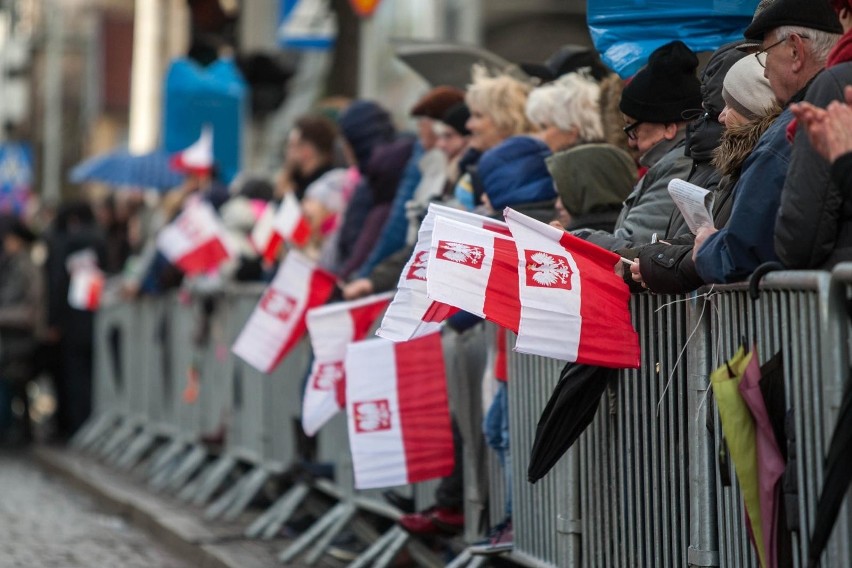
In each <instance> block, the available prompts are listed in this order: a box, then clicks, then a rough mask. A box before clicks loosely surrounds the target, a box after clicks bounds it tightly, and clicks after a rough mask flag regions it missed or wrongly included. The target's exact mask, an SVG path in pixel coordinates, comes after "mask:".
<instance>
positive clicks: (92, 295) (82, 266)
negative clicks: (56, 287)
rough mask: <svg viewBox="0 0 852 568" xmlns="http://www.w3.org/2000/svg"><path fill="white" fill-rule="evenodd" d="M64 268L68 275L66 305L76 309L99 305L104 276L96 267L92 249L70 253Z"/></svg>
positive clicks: (96, 258) (94, 308) (86, 308)
mask: <svg viewBox="0 0 852 568" xmlns="http://www.w3.org/2000/svg"><path fill="white" fill-rule="evenodd" d="M65 268H66V269H67V270H68V275H69V283H68V305H69V306H71V307H72V308H74V309H76V310H85V311H90V312H93V311H95V310H97V309H98V308H99V307H100V305H101V295H102V294H103V289H104V282H105V277H104V273H103V272H102V271H101V269H100V268H98V256H97V254H96V253H95V251H94V249H91V248H86V249H83V250H80V251H77V252H75V253H73V254H71V255H70V256H69V257H68V259H67V261H66V262H65Z"/></svg>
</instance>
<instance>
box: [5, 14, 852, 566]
mask: <svg viewBox="0 0 852 568" xmlns="http://www.w3.org/2000/svg"><path fill="white" fill-rule="evenodd" d="M850 30H852V2H850V1H849V0H816V1H814V0H763V1H761V2H760V4H759V6H758V8H757V11H756V12H755V15H754V19H753V21H752V23H751V25H749V26H748V28H747V29H746V30H745V33H744V39H743V40H742V41H738V42H735V43H733V44H728V45H724V46H722V47H720V48H719V49H718V50H716V51H715V52H714V53H713V54H712V56H711V57H710V59H709V61H708V62H707V64H706V65H705V66H704V68H703V69H702V70H701V72H700V74H699V69H698V67H699V59H698V57H697V55H696V54H695V53H693V52H692V51H691V50H690V49H689V48H688V47H687V46H686V45H685V44H684V43H682V42H680V41H673V42H670V43H667V44H665V45H663V46H661V47H659V48H658V49H657V50H656V51H654V52H653V53H652V54H651V55H650V57H649V59H648V62H647V64H646V65H645V66H644V67H642V68H641V69H640V70H639V71H638V72H637V73H636V74H635V75H634V76H633V77H631V78H630V79H629V80H627V81H622V80H621V79H620V78H619V77H618V76H617V75H615V74H614V73H611V72H610V71H609V70H608V69H606V67H605V66H604V65H603V64H602V63H601V62H600V61H599V60H598V59H597V57H596V55H595V54H594V53H593V52H591V51H589V50H588V49H583V48H578V47H576V46H568V47H565V48H563V49H561V50H559V51H558V52H557V53H555V54H554V55H553V56H552V57H551V58H550V59H549V60H548V61H547V63H546V65H544V66H538V68H533V69H532V70H531V68H530V67H525V69H527V72H524V71H521V70H520V69H519V68H512V69H507V70H505V71H504V72H500V73H489V72H487V71H486V70H485V69H484V68H480V67H478V66H475V67H474V68H473V69H472V75H471V82H470V85H469V86H468V88H467V90H465V91H462V90H460V89H457V88H454V87H451V86H435V87H434V88H432V89H430V90H429V91H428V92H426V93H424V94H423V96H422V98H420V100H419V101H417V103H416V104H415V105H414V106H413V107H412V108H411V109H410V113H409V114H410V116H411V118H412V119H413V121H414V122H415V123H416V129H415V133H414V134H412V133H409V132H401V131H399V130H398V129H397V126H396V125H395V124H394V122H393V120H392V118H391V114H390V113H389V112H388V110H387V109H385V108H382V106H380V105H379V104H377V103H375V102H372V101H367V100H356V101H352V102H350V103H348V104H346V105H344V106H342V107H338V106H334V107H332V106H322V105H320V106H318V108H317V110H316V112H312V113H311V114H308V115H305V116H303V117H301V118H299V119H298V120H297V121H296V122H295V124H294V126H293V128H292V130H291V132H290V135H289V138H288V141H287V147H286V148H285V149H284V153H283V155H284V162H283V166H282V168H281V170H280V171H279V172H278V173H277V175H276V177H274V178H269V179H267V178H263V177H253V178H250V179H246V178H244V177H239V178H238V179H237V180H236V181H235V182H234V183H232V184H231V186H230V187H226V186H224V185H223V184H221V183H219V182H218V181H217V180H216V172H215V166H214V165H212V166H211V167H207V168H201V169H197V168H196V169H193V170H191V171H187V172H186V173H187V178H186V182H185V184H184V185H183V186H181V187H178V188H175V189H174V190H172V191H169V192H168V193H166V194H164V195H163V196H162V197H161V199H159V202H158V203H157V204H156V205H153V206H152V205H151V204H150V203H148V202H146V201H145V200H143V199H141V198H140V197H139V196H136V195H134V194H130V193H128V194H124V195H122V194H118V195H117V196H116V197H113V198H111V199H110V200H109V201H108V202H106V203H104V204H100V205H99V206H98V207H97V208H96V211H94V212H93V209H92V208H91V207H90V206H89V205H86V204H83V203H74V204H68V205H66V206H64V207H63V208H62V209H60V210H59V211H58V212H57V214H56V216H55V218H54V219H53V220H52V222H51V223H50V224H49V225H47V226H46V227H45V229H44V231H43V232H42V233H41V235H38V236H37V235H36V234H34V233H33V227H28V226H27V225H26V224H25V223H24V222H22V221H20V220H17V219H16V220H13V221H10V222H9V223H6V224H4V226H3V227H2V232H3V235H4V236H3V254H2V256H0V263H2V268H0V354H2V356H0V432H4V433H5V435H7V436H8V435H9V433H10V432H11V431H12V430H13V428H12V425H11V422H12V421H13V415H12V413H11V411H10V409H11V408H13V407H14V405H13V404H12V401H13V400H15V399H20V400H25V399H26V398H27V397H26V393H25V388H24V387H25V385H26V383H27V381H28V380H31V379H32V378H33V377H34V376H35V375H36V374H38V373H39V372H40V371H42V370H44V369H47V370H48V371H49V372H50V373H51V374H52V376H53V377H54V379H55V383H56V390H57V398H58V414H57V416H58V422H57V425H58V434H59V435H60V436H61V437H67V436H69V435H71V434H73V432H74V431H75V430H76V429H77V428H79V426H80V425H81V424H82V423H83V421H84V420H85V419H86V417H87V416H88V414H89V412H90V405H91V403H90V400H91V372H92V312H90V311H86V310H81V309H76V308H72V307H71V306H70V305H69V304H68V301H67V297H68V287H69V270H68V261H69V258H70V257H72V256H73V255H74V254H75V253H79V252H80V251H82V250H92V251H93V252H94V253H95V254H96V256H97V259H98V263H99V265H100V267H101V269H102V270H103V271H104V272H105V273H107V274H108V275H115V279H113V280H111V282H114V283H115V284H114V285H113V286H111V287H110V286H108V288H110V289H111V290H113V292H114V293H115V294H116V295H117V296H122V297H125V298H131V297H135V296H137V295H144V294H161V293H164V292H165V291H167V290H170V289H174V288H177V287H184V288H185V289H188V290H190V291H191V292H193V293H198V294H202V295H210V294H212V293H215V292H216V291H217V290H221V288H222V286H223V285H224V284H225V283H227V282H231V281H268V280H269V279H271V277H272V275H273V274H274V271H275V266H274V265H270V264H269V263H266V262H264V260H263V259H262V257H261V254H260V253H259V251H258V250H257V249H256V248H255V247H253V246H252V244H251V241H250V235H251V232H252V229H253V227H254V226H255V224H256V223H257V221H258V211H260V210H261V209H260V208H259V207H258V204H263V203H266V202H276V201H280V200H281V199H283V197H284V196H285V195H287V194H292V195H294V196H295V197H296V198H297V200H298V202H299V204H300V207H301V212H302V215H303V216H304V218H305V219H306V220H307V222H308V224H309V226H310V237H309V239H308V240H307V242H306V243H305V244H304V245H303V246H302V247H300V248H301V249H302V252H304V253H305V254H306V255H307V256H309V257H310V258H312V259H314V260H315V261H316V262H317V263H318V265H319V266H320V267H322V268H324V269H325V270H327V271H329V272H332V273H334V274H335V275H336V276H337V278H338V284H339V288H338V290H337V293H336V294H335V296H334V298H333V300H341V299H345V300H351V299H356V298H360V297H363V296H366V295H369V294H373V293H378V292H384V291H390V290H393V289H394V288H395V287H396V285H397V281H398V280H399V277H400V274H401V272H402V270H403V266H404V265H405V263H406V262H407V261H408V259H409V257H410V256H411V252H412V249H413V246H414V244H415V241H416V239H417V232H418V227H419V224H420V222H421V220H422V219H423V217H424V215H425V212H426V209H427V208H428V205H429V204H430V203H432V202H440V203H443V204H445V205H450V206H453V207H457V208H460V209H464V210H468V211H474V212H477V213H480V214H483V215H487V216H494V217H501V214H502V210H503V208H505V207H512V208H513V209H516V210H518V211H521V212H523V213H525V214H527V215H529V216H531V217H533V218H535V219H538V220H541V221H544V222H549V223H552V224H554V226H557V227H560V228H562V229H564V230H566V231H570V232H572V233H573V234H574V235H576V236H578V237H581V238H583V239H586V240H588V241H590V242H592V243H594V244H596V245H598V246H601V247H603V248H606V249H608V250H610V251H613V252H616V253H618V254H619V255H621V256H622V257H625V258H627V259H632V264H631V266H630V269H629V270H627V271H625V274H624V278H625V281H626V283H627V284H628V285H629V286H630V287H631V289H632V290H633V291H634V292H635V293H647V292H653V293H687V292H691V291H694V290H696V289H698V288H699V287H701V286H703V285H706V284H714V283H729V282H736V281H742V280H744V279H746V278H747V277H749V275H750V274H752V272H753V271H754V270H755V269H756V268H757V267H758V266H760V265H762V264H764V263H768V262H776V263H780V265H782V266H783V267H785V268H787V269H830V268H831V267H832V266H833V265H835V264H836V263H838V262H841V261H844V260H852V198H850V194H849V191H847V190H849V189H850V185H852V109H850V105H852V86H849V85H850V84H852V63H850V60H852V31H850ZM533 75H535V76H533ZM674 179H681V180H684V181H687V182H690V183H692V184H695V185H697V186H699V187H701V188H704V189H707V190H709V191H710V192H711V193H712V195H713V196H714V199H713V205H712V219H713V224H712V226H711V225H705V226H702V227H700V228H698V229H697V230H695V232H693V230H692V229H691V228H690V227H689V225H688V224H687V222H686V220H685V219H684V216H683V214H682V213H681V211H680V209H679V208H678V207H677V206H676V205H675V203H674V201H673V200H672V197H671V195H670V193H669V191H668V186H669V182H671V181H672V180H674ZM199 198H200V199H202V200H205V201H207V202H209V203H210V204H211V205H212V206H213V207H214V208H215V209H216V211H217V212H218V214H219V216H220V217H221V220H222V222H223V225H224V226H225V227H226V228H227V230H228V232H229V234H230V235H231V236H232V238H233V239H234V241H235V242H236V243H238V245H239V246H237V250H238V251H239V255H238V257H237V258H234V259H232V260H231V261H229V262H227V263H225V264H224V265H223V266H222V267H221V269H220V270H218V271H217V272H216V273H215V274H207V275H204V276H194V277H192V278H185V277H184V275H183V274H181V272H180V270H178V269H177V268H176V267H175V266H173V265H172V264H170V263H169V261H168V259H167V258H166V257H165V256H164V255H163V254H162V252H161V251H159V250H158V249H157V247H156V244H155V237H156V235H157V233H158V231H159V230H160V229H161V228H162V227H163V226H165V225H166V224H168V223H169V222H170V221H171V220H172V219H174V218H175V217H176V216H177V215H178V214H179V213H180V211H181V210H182V208H183V207H184V204H185V203H187V202H188V201H190V200H193V199H199ZM39 239H40V241H41V242H42V243H43V245H42V246H41V250H42V251H43V252H46V254H44V255H41V256H42V259H41V264H42V265H43V270H39V269H38V267H37V266H36V264H34V261H33V258H36V257H38V256H39V255H34V254H31V249H32V245H33V243H34V242H36V241H37V240H39ZM36 248H38V247H36ZM43 298H47V301H43ZM479 322H480V320H479V319H478V318H476V317H473V316H470V315H469V314H464V313H459V314H456V315H454V316H453V317H452V318H450V320H448V322H447V326H446V330H445V333H448V334H449V333H452V334H458V335H459V336H461V335H463V334H465V333H467V332H468V331H469V330H470V329H471V328H472V327H474V326H476V325H478V324H479ZM496 353H497V357H496V361H495V365H494V369H493V374H494V376H495V377H496V379H497V380H498V381H500V387H499V388H498V389H497V390H496V394H495V395H494V397H493V402H492V403H491V407H490V409H489V410H488V412H487V415H486V418H485V421H484V425H483V429H484V431H483V433H484V436H485V439H486V441H487V443H488V445H489V446H491V447H492V448H493V449H494V450H495V451H496V452H497V454H498V456H499V458H500V461H501V463H502V464H503V466H504V471H505V472H506V473H507V475H508V474H509V473H510V472H511V467H509V464H510V460H511V454H510V448H509V437H508V419H507V414H508V404H507V397H508V392H507V389H506V387H505V381H506V380H507V379H508V373H507V371H506V364H505V345H499V344H498V345H497V346H496ZM36 362H38V365H36ZM474 380H479V378H475V379H474ZM456 412H459V410H458V409H456ZM19 414H20V413H19ZM23 422H26V420H24V421H23ZM454 430H455V436H454V439H455V440H456V443H457V445H460V444H463V443H465V442H464V441H463V440H462V437H461V435H460V434H459V428H458V426H457V424H455V422H454ZM458 452H459V448H457V453H458ZM457 461H459V462H460V461H461V460H457ZM461 475H462V468H461V467H460V466H457V467H456V471H454V472H453V474H452V475H451V476H450V477H449V478H447V479H445V480H442V483H441V485H440V486H439V489H438V491H437V493H436V503H437V504H436V505H435V506H434V507H432V508H430V509H428V510H426V511H419V512H411V513H410V514H408V515H406V516H404V517H403V518H402V520H401V521H400V523H401V524H402V525H403V526H404V527H405V528H406V529H408V530H409V531H410V532H412V533H417V534H422V533H446V532H453V531H459V530H461V528H462V527H463V525H464V518H463V497H462V487H463V484H462V483H461V482H460V476H461ZM510 487H511V482H510V480H508V479H507V488H510ZM389 498H390V499H391V500H394V501H395V503H397V504H400V505H401V506H406V505H407V504H406V503H405V502H404V501H405V500H404V498H403V497H402V496H399V495H393V494H392V495H390V496H389ZM511 514H512V507H511V491H510V490H507V502H506V505H505V520H504V521H503V522H502V523H500V524H499V525H498V526H497V527H496V530H495V531H494V532H493V534H492V535H491V537H490V539H489V541H488V542H487V543H486V546H487V547H492V548H494V549H500V548H501V547H505V546H508V545H510V543H511V534H512V528H511Z"/></svg>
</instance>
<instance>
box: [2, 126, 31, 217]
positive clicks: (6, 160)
mask: <svg viewBox="0 0 852 568" xmlns="http://www.w3.org/2000/svg"><path fill="white" fill-rule="evenodd" d="M32 187H33V153H32V149H31V148H30V147H29V145H28V144H22V143H20V142H6V143H3V144H0V212H2V213H14V214H17V215H20V214H21V213H23V211H24V208H25V207H26V205H27V201H29V199H30V192H31V191H32Z"/></svg>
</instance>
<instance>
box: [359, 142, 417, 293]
mask: <svg viewBox="0 0 852 568" xmlns="http://www.w3.org/2000/svg"><path fill="white" fill-rule="evenodd" d="M423 154H424V151H423V146H422V145H421V144H420V142H419V141H418V142H416V143H415V144H414V149H413V150H412V152H411V158H409V160H408V163H407V164H406V165H405V170H404V171H403V172H402V179H401V180H400V182H399V187H398V189H397V192H396V197H394V200H393V205H391V208H390V214H389V215H388V219H387V221H385V224H384V226H383V227H382V228H381V231H382V232H381V235H379V239H378V241H377V242H376V245H375V246H374V247H373V250H372V251H371V252H370V255H369V257H367V260H366V261H365V262H364V263H363V264H362V265H361V267H360V268H359V269H358V277H364V276H366V275H368V274H369V273H370V271H372V270H373V268H375V266H376V265H377V264H379V263H380V262H382V261H383V260H384V259H386V258H387V257H389V256H391V255H392V254H393V253H395V252H396V251H398V250H399V249H401V248H403V247H404V246H405V236H406V235H407V233H408V219H407V218H406V216H405V204H406V202H407V201H408V200H409V199H411V196H412V195H414V190H415V189H417V186H418V184H419V183H420V180H421V178H422V176H421V173H420V167H419V163H420V160H421V159H422V158H423Z"/></svg>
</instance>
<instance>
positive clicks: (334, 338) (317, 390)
mask: <svg viewBox="0 0 852 568" xmlns="http://www.w3.org/2000/svg"><path fill="white" fill-rule="evenodd" d="M391 297H393V293H392V292H387V293H384V294H376V295H374V296H369V297H367V298H361V299H359V300H355V301H352V302H340V303H336V304H331V305H328V306H323V307H321V308H314V309H312V310H309V311H308V317H307V324H308V333H309V334H310V336H311V345H312V346H313V350H314V363H313V366H312V368H311V375H310V377H309V378H308V384H307V386H306V387H305V395H304V398H303V399H302V429H303V430H304V431H305V433H306V434H307V435H308V436H313V435H315V434H316V433H317V432H318V431H319V429H320V428H322V426H323V425H324V424H325V423H326V422H328V421H329V420H330V419H331V418H332V417H333V416H334V415H335V414H337V413H338V412H339V411H341V410H343V409H344V408H346V382H345V379H346V374H345V372H344V369H343V363H344V361H345V359H346V347H347V346H348V345H349V344H350V343H352V342H353V341H360V340H361V339H364V336H365V335H367V332H368V331H369V330H370V328H371V327H372V326H373V324H374V323H375V322H376V318H378V317H379V316H380V315H381V313H382V312H383V311H384V310H385V308H387V306H388V304H389V303H390V300H391Z"/></svg>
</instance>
